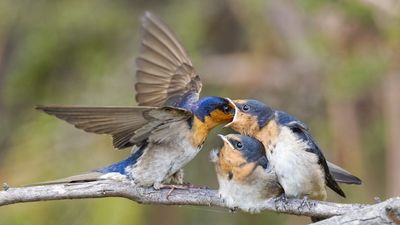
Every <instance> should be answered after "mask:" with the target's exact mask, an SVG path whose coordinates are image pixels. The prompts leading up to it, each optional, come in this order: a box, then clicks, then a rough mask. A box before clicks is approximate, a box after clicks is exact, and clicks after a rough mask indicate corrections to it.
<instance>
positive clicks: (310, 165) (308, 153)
mask: <svg viewBox="0 0 400 225" xmlns="http://www.w3.org/2000/svg"><path fill="white" fill-rule="evenodd" d="M234 103H235V106H236V107H237V109H236V114H235V116H234V119H233V121H232V122H231V123H229V124H227V126H230V127H231V128H233V129H234V130H236V131H238V132H240V133H242V134H245V135H250V136H252V137H255V138H257V139H258V140H260V141H261V142H262V143H263V145H264V146H265V149H266V153H267V157H268V159H269V161H270V163H271V165H272V166H273V167H274V169H275V172H276V174H277V177H278V180H279V183H280V185H281V186H282V188H283V189H284V192H285V196H287V197H295V198H305V199H307V198H310V199H315V200H326V198H327V193H326V186H328V187H329V188H331V189H332V190H333V191H335V192H336V193H337V194H339V195H340V196H342V197H345V194H344V192H343V191H342V189H341V188H340V187H339V185H338V184H337V182H336V181H335V176H336V177H337V179H338V182H343V183H349V184H361V180H360V179H359V178H357V177H355V176H353V175H351V174H350V173H348V172H347V171H345V170H343V169H341V168H340V167H338V166H336V165H333V164H330V165H331V167H329V165H328V163H327V161H326V159H325V157H324V155H323V153H322V151H321V149H320V148H319V147H318V145H317V144H316V142H315V140H314V138H313V137H312V136H311V134H310V132H309V130H308V128H307V127H306V125H305V124H304V123H302V122H301V121H299V120H298V119H296V118H295V117H293V116H291V115H289V114H288V113H286V112H282V111H275V110H273V109H272V108H270V107H269V106H267V105H265V104H264V103H262V102H260V101H257V100H235V101H234Z"/></svg>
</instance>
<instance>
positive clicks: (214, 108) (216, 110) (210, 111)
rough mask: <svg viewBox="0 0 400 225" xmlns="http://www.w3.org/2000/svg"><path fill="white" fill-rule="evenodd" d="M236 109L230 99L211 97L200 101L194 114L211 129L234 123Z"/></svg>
mask: <svg viewBox="0 0 400 225" xmlns="http://www.w3.org/2000/svg"><path fill="white" fill-rule="evenodd" d="M235 108H236V107H235V104H234V103H233V102H232V100H230V99H228V98H221V97H216V96H210V97H204V98H202V99H200V100H199V101H198V102H197V104H195V108H194V110H193V112H194V115H195V116H196V117H197V119H198V120H200V121H201V122H202V123H203V124H204V125H206V126H207V127H208V128H210V129H211V128H213V127H215V126H217V125H219V124H221V123H228V122H230V121H232V119H233V116H234V115H235Z"/></svg>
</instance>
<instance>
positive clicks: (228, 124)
mask: <svg viewBox="0 0 400 225" xmlns="http://www.w3.org/2000/svg"><path fill="white" fill-rule="evenodd" d="M226 99H227V100H228V101H229V103H231V104H232V105H233V107H234V109H235V115H234V116H233V119H232V121H231V122H230V123H227V124H226V125H225V126H224V127H229V126H231V125H232V124H233V123H235V122H236V121H237V117H238V110H239V109H238V108H237V106H236V104H235V102H233V101H232V100H231V99H230V98H226Z"/></svg>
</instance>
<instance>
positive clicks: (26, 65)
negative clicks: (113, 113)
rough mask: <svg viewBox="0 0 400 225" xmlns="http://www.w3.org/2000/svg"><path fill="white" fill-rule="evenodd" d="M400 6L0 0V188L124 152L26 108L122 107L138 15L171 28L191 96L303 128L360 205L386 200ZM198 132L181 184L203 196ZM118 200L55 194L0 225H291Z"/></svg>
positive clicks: (0, 214) (399, 84)
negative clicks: (253, 108)
mask: <svg viewBox="0 0 400 225" xmlns="http://www.w3.org/2000/svg"><path fill="white" fill-rule="evenodd" d="M399 7H400V5H399V2H398V1H397V0H354V1H341V0H335V1H333V0H331V1H319V0H301V1H289V0H279V1H272V0H269V1H266V0H254V1H240V0H220V1H212V0H204V1H195V0H192V1H180V0H166V1H156V0H150V1H149V0H138V1H128V0H114V1H105V0H86V1H80V0H57V1H52V0H36V1H29V0H25V1H22V0H20V1H14V0H1V1H0V182H2V183H3V182H7V183H8V184H9V185H10V186H19V185H25V184H29V183H32V182H38V181H44V180H50V179H56V178H62V177H66V176H70V175H73V174H77V173H80V172H84V171H88V170H91V169H94V168H97V167H100V166H103V165H106V164H109V163H111V162H115V161H117V160H119V159H122V158H124V157H126V156H127V155H128V154H129V150H128V149H127V150H124V151H116V150H114V149H113V148H112V147H111V140H110V138H109V137H107V136H101V135H95V134H88V133H85V132H83V131H80V130H77V129H75V128H73V127H72V126H70V125H68V124H66V123H65V122H62V121H60V120H57V119H55V118H54V117H50V116H47V115H44V114H41V113H40V112H37V111H35V110H34V106H35V105H36V104H60V105H71V104H79V105H116V106H126V105H128V106H129V105H135V104H136V103H135V101H134V89H133V84H134V82H135V78H134V73H135V65H134V59H135V56H136V54H137V52H138V36H139V34H138V31H139V18H140V16H141V15H143V13H144V11H145V10H151V11H153V12H155V13H157V14H159V15H160V16H161V17H162V18H164V20H165V21H166V22H167V23H168V24H169V25H170V27H172V28H173V30H175V31H176V33H177V34H178V36H179V37H180V40H181V41H182V43H183V44H184V46H185V47H186V48H187V50H188V52H189V55H190V56H191V57H192V59H193V63H194V65H195V66H196V68H197V71H198V72H199V73H200V75H201V78H202V80H203V83H204V88H203V94H204V95H221V96H228V97H231V98H257V99H260V100H262V101H265V102H266V103H268V104H269V105H271V106H272V107H274V108H279V109H281V110H285V111H288V112H290V113H291V114H294V115H296V116H297V117H298V118H300V119H301V120H303V121H305V122H306V123H307V124H308V125H309V126H310V128H311V131H312V133H313V135H314V136H315V137H316V139H317V140H318V142H319V144H320V146H321V147H322V149H324V153H325V155H326V157H327V158H328V159H329V160H330V161H332V162H335V163H336V164H338V165H341V166H342V167H344V168H346V169H348V170H349V171H351V172H352V173H354V174H355V175H357V176H359V177H360V178H362V180H363V184H362V185H361V186H345V185H342V187H343V188H344V190H345V192H346V193H347V195H348V198H346V199H342V198H339V197H337V196H336V195H334V194H333V192H330V193H329V194H330V196H329V200H331V201H337V202H358V203H372V202H374V197H380V198H381V199H384V198H387V197H390V196H395V195H399V194H400V175H399V171H400V164H399V162H400V149H399V148H400V144H399V142H398V138H400V136H399V135H400V8H399ZM217 132H222V133H223V132H227V131H226V130H223V129H217V130H216V131H214V132H213V133H212V135H211V136H210V137H209V138H208V140H207V142H206V145H205V147H204V150H203V151H202V152H201V153H200V154H199V155H198V157H196V158H195V160H193V161H192V162H191V163H190V164H189V165H188V166H187V167H186V168H185V169H186V180H187V181H189V182H192V183H193V184H197V185H207V186H210V187H213V188H217V181H216V177H215V173H214V168H213V166H212V164H211V163H210V162H209V160H208V154H209V149H211V148H215V147H218V146H219V145H220V144H221V143H220V141H219V140H218V139H217V138H216V137H215V133H217ZM307 222H309V219H308V218H304V217H297V216H288V215H282V214H275V213H268V212H265V213H261V214H258V215H250V214H246V213H241V212H237V213H229V212H228V211H227V210H223V209H217V208H207V207H192V206H183V207H178V206H148V205H139V204H136V203H133V202H131V201H128V200H125V199H111V198H109V199H95V200H65V201H53V202H39V203H27V204H18V205H11V206H6V207H1V208H0V224H2V225H3V224H4V225H12V224H18V225H19V224H21V225H22V224H29V225H36V224H38V225H39V224H40V225H46V224H49V225H50V224H51V225H52V224H58V225H62V224H68V225H74V224H87V225H90V224H93V225H101V224H118V225H124V224H130V225H134V224H141V225H142V224H154V225H163V224H176V225H181V224H182V225H183V224H193V225H195V224H229V225H235V224H244V223H247V224H305V223H307Z"/></svg>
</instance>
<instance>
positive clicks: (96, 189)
mask: <svg viewBox="0 0 400 225" xmlns="http://www.w3.org/2000/svg"><path fill="white" fill-rule="evenodd" d="M169 192H170V189H161V190H154V189H153V188H141V187H135V186H133V185H132V184H131V183H129V182H120V181H113V180H101V181H93V182H86V183H70V184H54V185H44V186H32V187H17V188H9V187H6V188H5V190H3V191H0V206H5V205H10V204H16V203H24V202H35V201H48V200H61V199H83V198H105V197H122V198H127V199H130V200H132V201H135V202H138V203H142V204H162V205H197V206H216V207H223V208H227V207H226V205H225V204H224V202H223V201H222V200H221V199H220V198H219V196H218V193H217V191H216V190H211V189H208V188H188V189H183V190H181V189H175V190H174V191H173V192H172V193H171V194H170V195H169V196H168V193H169ZM302 203H303V201H302V200H300V199H289V200H288V201H287V202H286V203H285V202H282V201H281V200H280V199H270V200H267V201H265V204H264V206H263V210H267V211H274V212H279V213H287V214H293V215H301V216H314V217H323V218H329V217H333V216H334V217H333V218H331V219H329V220H324V221H322V223H321V222H320V224H325V223H324V222H325V221H327V222H328V221H334V222H335V223H336V221H344V220H339V219H340V218H342V219H343V218H349V219H357V218H358V219H360V220H361V219H363V218H364V216H366V213H365V211H377V212H378V211H379V212H383V214H379V215H381V217H382V218H383V219H385V220H386V221H395V220H394V219H391V218H399V214H398V212H399V210H398V209H399V207H398V206H399V205H400V198H393V199H389V200H387V201H385V202H382V203H379V204H375V205H361V204H339V203H332V202H319V201H312V200H309V203H310V204H309V206H307V205H306V204H302ZM388 207H389V208H390V209H391V211H390V210H389V211H390V212H391V213H387V208H388ZM382 210H383V211H382ZM396 210H397V211H396ZM349 212H351V213H350V215H348V214H346V213H349ZM354 212H359V213H357V214H356V213H354ZM396 213H397V214H396ZM389 214H390V215H389ZM356 215H358V217H357V216H356ZM371 215H372V214H371ZM383 215H386V216H383ZM390 216H391V217H390ZM393 216H394V217H393ZM396 216H397V217H396ZM399 221H400V219H399ZM326 224H333V223H326Z"/></svg>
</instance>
